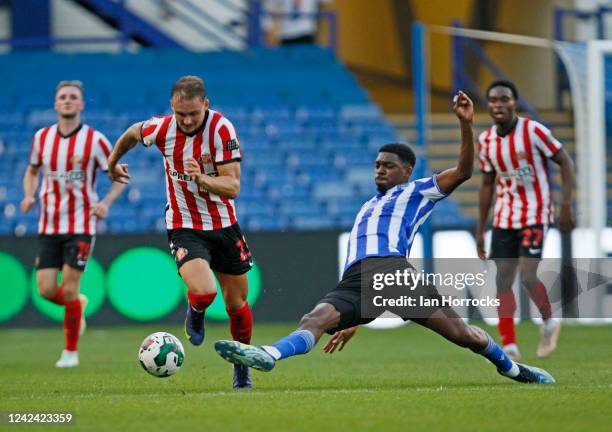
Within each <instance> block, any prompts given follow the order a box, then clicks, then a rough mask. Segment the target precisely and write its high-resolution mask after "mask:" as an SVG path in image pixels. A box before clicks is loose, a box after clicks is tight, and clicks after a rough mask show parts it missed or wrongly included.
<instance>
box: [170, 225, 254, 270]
mask: <svg viewBox="0 0 612 432" xmlns="http://www.w3.org/2000/svg"><path fill="white" fill-rule="evenodd" d="M168 242H169V243H170V253H172V256H173V257H174V261H175V262H176V266H177V267H178V268H179V269H180V268H181V266H182V265H183V264H185V263H186V262H188V261H191V260H192V259H195V258H202V259H204V260H205V261H207V262H208V264H209V265H210V268H211V269H212V270H214V271H218V272H220V273H225V274H230V275H241V274H244V273H246V272H248V271H249V270H250V269H251V267H252V266H253V262H252V260H251V251H250V250H249V246H248V245H247V242H246V239H245V238H244V234H242V231H241V230H240V226H239V225H238V224H237V223H236V224H234V225H232V226H230V227H227V228H221V229H218V230H212V231H200V230H194V229H190V228H177V229H173V230H168Z"/></svg>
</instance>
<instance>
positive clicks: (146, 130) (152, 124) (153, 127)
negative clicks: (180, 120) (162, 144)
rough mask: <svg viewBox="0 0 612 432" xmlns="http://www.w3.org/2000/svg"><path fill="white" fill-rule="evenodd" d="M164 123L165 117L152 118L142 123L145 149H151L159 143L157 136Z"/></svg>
mask: <svg viewBox="0 0 612 432" xmlns="http://www.w3.org/2000/svg"><path fill="white" fill-rule="evenodd" d="M163 122H164V117H151V118H150V119H149V120H146V121H144V122H143V123H142V126H141V127H140V136H141V137H142V144H143V145H144V146H145V147H151V146H152V145H153V144H155V143H156V142H157V135H158V134H159V131H160V130H161V126H162V124H163Z"/></svg>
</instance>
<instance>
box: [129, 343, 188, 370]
mask: <svg viewBox="0 0 612 432" xmlns="http://www.w3.org/2000/svg"><path fill="white" fill-rule="evenodd" d="M184 359H185V351H184V350H183V344H181V341H180V340H178V338H177V337H176V336H174V335H171V334H170V333H166V332H157V333H153V334H152V335H149V336H147V337H146V338H145V340H144V341H142V344H141V345H140V349H139V350H138V360H140V364H141V365H142V368H143V369H144V370H146V371H147V372H148V373H150V374H151V375H153V376H156V377H160V378H164V377H169V376H170V375H174V374H175V373H177V372H178V371H179V370H180V369H181V366H182V365H183V360H184Z"/></svg>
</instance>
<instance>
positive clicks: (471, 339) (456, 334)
mask: <svg viewBox="0 0 612 432" xmlns="http://www.w3.org/2000/svg"><path fill="white" fill-rule="evenodd" d="M451 337H452V340H453V342H454V343H455V344H457V345H459V346H460V347H462V348H470V349H474V347H478V346H479V344H480V338H479V336H478V333H477V332H476V331H475V330H474V329H472V327H470V326H469V325H467V324H465V323H463V321H461V323H457V324H456V325H454V326H453V328H452V330H451Z"/></svg>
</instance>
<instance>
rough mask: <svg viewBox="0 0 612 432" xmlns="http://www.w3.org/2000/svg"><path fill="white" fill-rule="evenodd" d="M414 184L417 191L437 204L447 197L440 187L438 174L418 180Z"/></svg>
mask: <svg viewBox="0 0 612 432" xmlns="http://www.w3.org/2000/svg"><path fill="white" fill-rule="evenodd" d="M414 184H415V186H414V187H415V190H416V191H418V192H419V193H420V194H421V195H422V196H423V197H425V198H427V199H428V200H430V201H433V202H436V201H440V200H441V199H443V198H446V197H447V194H445V193H444V192H442V190H441V189H440V186H438V180H437V174H434V175H432V176H431V177H427V178H422V179H419V180H416V181H415V182H414Z"/></svg>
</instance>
